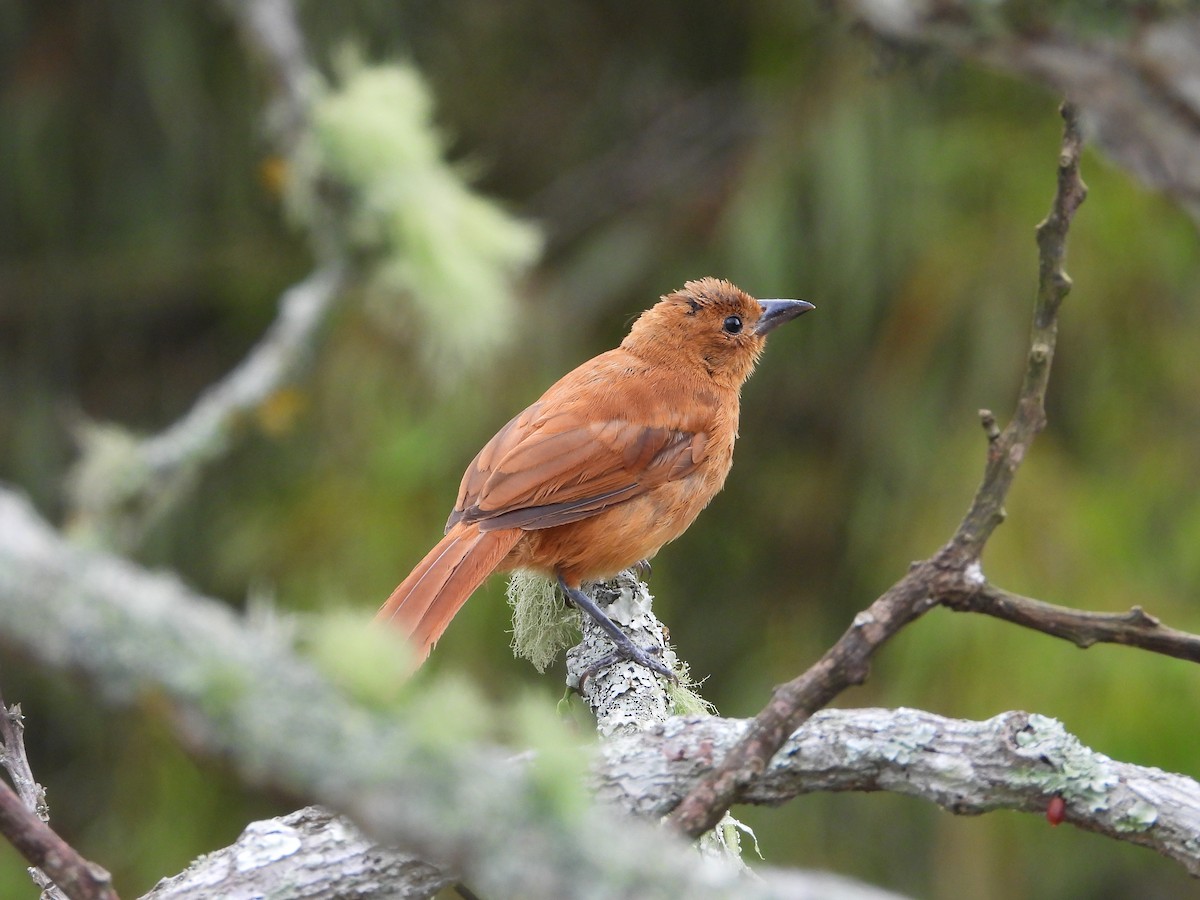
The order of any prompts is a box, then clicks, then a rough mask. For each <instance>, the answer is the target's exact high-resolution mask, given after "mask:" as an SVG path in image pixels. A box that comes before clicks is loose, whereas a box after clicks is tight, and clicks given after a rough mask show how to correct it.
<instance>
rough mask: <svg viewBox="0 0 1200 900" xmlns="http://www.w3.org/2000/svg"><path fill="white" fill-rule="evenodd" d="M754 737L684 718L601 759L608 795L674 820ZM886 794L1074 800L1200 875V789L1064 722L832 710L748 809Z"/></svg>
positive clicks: (1109, 831)
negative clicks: (700, 784) (1116, 754)
mask: <svg viewBox="0 0 1200 900" xmlns="http://www.w3.org/2000/svg"><path fill="white" fill-rule="evenodd" d="M750 727H752V725H751V723H750V722H747V721H744V720H731V719H719V718H699V719H696V718H693V719H686V718H675V719H670V720H669V721H667V722H666V723H665V724H663V725H660V726H657V727H654V728H652V729H650V730H649V731H647V732H644V733H642V734H639V735H637V736H632V737H630V736H621V737H615V738H613V739H612V740H610V741H607V742H605V743H604V745H603V746H602V748H601V752H602V754H603V762H602V763H601V764H600V765H599V766H598V767H597V770H596V773H595V778H594V780H595V784H596V789H597V794H598V796H599V797H600V798H601V799H603V800H607V801H609V802H612V803H615V804H618V805H620V806H621V807H623V808H631V809H634V810H636V811H637V812H638V813H639V814H641V815H645V816H658V815H662V814H663V813H664V812H666V811H667V810H669V809H670V807H671V805H672V803H673V802H674V800H675V799H676V798H678V797H681V796H682V795H683V793H684V792H685V791H686V790H687V789H688V786H689V784H690V783H692V782H693V780H694V779H696V778H698V777H700V776H701V775H702V774H703V773H704V772H706V771H708V770H709V769H710V768H711V767H712V766H714V765H719V764H720V762H721V760H722V759H723V758H724V757H725V756H726V755H727V754H728V753H730V752H732V751H733V750H734V749H735V748H736V747H737V746H738V744H739V741H740V740H741V738H742V737H743V736H744V734H745V732H746V730H747V729H748V728H750ZM880 790H882V791H891V792H894V793H899V794H906V795H908V796H912V797H918V798H921V799H923V800H927V801H929V802H932V803H936V804H938V805H939V806H941V807H943V808H945V809H947V810H949V811H950V812H953V813H956V814H959V815H977V814H980V813H985V812H991V811H993V810H998V809H1010V810H1020V811H1024V812H1030V813H1035V814H1039V815H1040V814H1043V813H1045V811H1046V807H1047V804H1048V803H1049V802H1050V800H1051V798H1053V797H1056V796H1057V797H1062V798H1063V800H1064V801H1065V804H1066V806H1065V813H1066V819H1065V821H1067V822H1070V823H1071V824H1073V825H1075V826H1076V827H1079V828H1083V829H1085V830H1087V831H1094V832H1096V833H1098V834H1103V835H1106V836H1108V837H1111V838H1113V839H1115V840H1121V841H1128V842H1131V843H1134V844H1139V845H1141V846H1145V847H1150V848H1152V849H1154V850H1156V851H1157V852H1159V853H1161V854H1162V855H1163V856H1166V857H1168V858H1170V859H1173V860H1175V861H1176V862H1178V863H1180V864H1181V865H1183V866H1184V867H1185V868H1186V869H1187V870H1188V871H1189V872H1190V873H1191V874H1193V875H1200V784H1198V783H1197V782H1196V781H1195V780H1193V779H1191V778H1188V777H1186V776H1183V775H1176V774H1172V773H1169V772H1164V771H1162V770H1161V769H1155V768H1151V767H1146V766H1136V765H1132V764H1130V763H1123V762H1118V761H1116V760H1113V759H1110V758H1109V757H1107V756H1105V755H1104V754H1102V753H1098V752H1096V751H1095V750H1092V749H1090V748H1088V747H1086V746H1084V745H1083V744H1081V743H1080V742H1079V740H1078V739H1077V738H1076V737H1075V736H1074V735H1072V734H1070V733H1069V732H1067V731H1066V729H1064V728H1063V726H1062V725H1061V724H1060V723H1059V722H1057V721H1055V720H1053V719H1049V718H1047V717H1045V716H1040V715H1033V714H1029V713H1024V712H1008V713H1003V714H1001V715H999V716H996V717H995V718H992V719H988V720H987V721H983V722H975V721H966V720H959V719H948V718H945V717H943V716H938V715H934V714H933V713H928V712H923V711H920V710H913V709H898V710H885V709H853V710H842V709H837V710H823V711H821V712H819V713H817V714H815V715H814V716H813V717H812V718H811V719H810V720H809V721H808V722H807V723H806V724H805V726H804V727H803V728H801V729H800V730H798V731H797V732H796V733H795V734H793V735H792V736H791V737H790V738H789V739H788V740H787V741H786V742H785V743H784V745H783V746H782V747H781V748H780V749H779V751H778V752H777V753H776V754H775V755H774V756H773V757H772V758H771V760H770V762H769V764H768V765H767V766H766V767H765V768H764V770H763V773H762V775H761V777H759V778H757V779H755V780H754V781H752V782H751V783H750V784H749V785H748V786H747V788H746V791H745V792H744V793H743V794H742V796H741V800H742V801H743V802H746V803H768V804H778V803H783V802H785V801H787V800H789V799H791V798H793V797H795V796H798V795H800V794H807V793H815V792H819V791H880ZM1047 827H1049V826H1047Z"/></svg>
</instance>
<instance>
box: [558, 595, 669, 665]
mask: <svg viewBox="0 0 1200 900" xmlns="http://www.w3.org/2000/svg"><path fill="white" fill-rule="evenodd" d="M558 584H559V587H561V588H562V589H563V592H564V593H565V594H566V595H567V598H568V599H569V600H570V601H571V602H572V603H573V604H575V606H576V607H578V608H579V609H580V610H581V611H583V612H585V613H587V614H588V616H590V617H591V619H592V620H593V621H594V622H595V623H596V624H597V625H599V626H600V628H601V629H602V630H603V631H604V633H605V634H607V635H608V639H609V640H610V641H612V642H613V643H614V644H615V645H616V650H614V651H613V652H612V653H610V654H608V655H607V656H604V657H601V658H600V659H599V660H597V661H596V662H594V663H592V665H590V666H588V669H587V671H586V672H584V673H583V676H582V677H581V678H580V679H579V685H580V687H583V683H584V682H585V681H586V680H587V679H588V678H589V677H591V676H592V675H595V674H596V673H597V672H599V671H600V670H602V669H606V668H608V667H609V666H611V665H613V664H614V663H617V662H621V661H622V660H629V661H630V662H634V663H637V664H638V665H639V666H642V667H644V668H647V669H649V670H650V671H651V672H655V673H657V674H659V675H662V676H663V677H664V678H667V679H670V680H671V681H678V680H679V677H678V676H677V675H676V674H675V673H674V672H673V671H671V668H670V667H669V666H668V665H667V664H666V663H664V662H663V661H662V660H661V659H658V658H656V657H659V656H661V655H662V650H661V648H658V647H654V648H652V649H650V650H643V649H642V648H641V647H639V646H637V644H635V643H634V642H633V641H632V640H630V638H629V635H627V634H626V633H625V632H624V631H622V630H621V627H620V626H619V625H618V624H617V623H616V622H614V621H613V620H612V619H610V618H609V617H608V616H607V615H606V614H605V612H604V610H602V609H601V608H600V607H599V605H598V604H597V603H596V601H595V600H593V599H592V598H591V597H589V596H588V595H587V594H585V593H584V592H583V591H581V590H580V589H579V588H573V587H569V586H568V585H567V583H566V582H565V581H564V580H563V579H562V576H559V579H558Z"/></svg>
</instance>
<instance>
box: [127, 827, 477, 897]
mask: <svg viewBox="0 0 1200 900" xmlns="http://www.w3.org/2000/svg"><path fill="white" fill-rule="evenodd" d="M454 882H455V879H454V878H453V877H452V876H450V875H447V874H445V873H444V872H443V871H441V870H439V869H438V868H436V867H435V866H431V865H430V864H429V863H427V862H423V861H422V860H420V859H417V858H416V857H415V856H413V855H411V854H408V853H402V852H400V851H398V850H392V849H389V848H387V847H381V846H380V845H379V844H378V843H376V842H375V841H372V840H371V839H370V838H368V837H367V836H366V835H364V834H363V833H362V832H361V831H360V830H359V829H358V828H357V827H356V826H355V825H354V823H353V822H351V821H349V820H348V819H344V818H341V817H339V816H335V815H334V814H333V813H330V812H328V811H326V810H323V809H320V808H319V807H314V806H309V807H305V808H304V809H300V810H297V811H296V812H294V813H289V814H288V815H286V816H280V817H279V818H277V819H267V820H265V821H261V822H251V823H250V824H249V825H247V826H246V829H245V830H244V831H243V832H242V834H241V836H240V837H238V839H237V840H236V841H235V842H234V843H232V844H230V845H229V846H228V847H222V848H221V849H220V850H217V851H214V852H213V853H208V854H206V855H204V856H202V857H200V858H199V859H197V860H194V861H193V862H192V864H191V865H190V866H188V867H187V868H186V869H185V870H184V871H182V872H180V873H179V874H178V875H175V876H173V877H171V878H164V879H163V880H162V881H160V882H159V883H158V884H156V885H155V886H154V889H153V890H151V891H150V892H149V893H147V894H144V895H143V896H142V900H211V898H213V897H271V898H272V900H319V898H325V897H354V898H357V900H420V898H425V897H432V896H433V895H435V894H436V893H437V892H438V891H440V890H442V889H443V888H446V887H449V886H450V885H452V884H454Z"/></svg>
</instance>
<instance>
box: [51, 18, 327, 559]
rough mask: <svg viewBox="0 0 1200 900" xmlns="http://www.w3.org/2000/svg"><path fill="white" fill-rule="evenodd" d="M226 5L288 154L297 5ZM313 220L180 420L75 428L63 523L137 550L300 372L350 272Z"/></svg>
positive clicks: (304, 78) (302, 89)
mask: <svg viewBox="0 0 1200 900" xmlns="http://www.w3.org/2000/svg"><path fill="white" fill-rule="evenodd" d="M228 8H229V10H230V12H231V14H233V16H234V18H235V21H237V22H238V24H239V25H240V26H241V31H242V34H243V37H244V38H245V39H246V43H247V44H248V45H249V46H251V47H253V48H255V50H256V51H257V55H258V57H259V58H260V59H261V60H262V62H263V63H264V68H265V69H266V70H267V72H268V76H269V80H270V82H271V84H272V85H273V86H274V88H275V90H274V94H273V100H272V114H271V115H270V117H269V118H270V119H271V122H272V125H273V126H274V127H272V128H270V129H268V130H269V131H270V132H271V133H272V135H273V137H274V144H275V149H276V152H277V153H278V154H279V155H280V156H281V157H284V158H288V157H290V156H291V155H292V154H293V153H294V152H295V149H296V145H297V142H298V140H299V137H300V135H301V134H302V133H303V131H304V130H305V128H306V127H307V126H308V123H309V118H310V115H311V107H312V102H313V100H314V96H315V95H314V86H315V84H314V83H315V81H316V79H317V76H316V74H315V70H314V69H313V67H312V64H311V63H310V62H309V60H308V57H307V51H306V49H305V43H304V39H303V35H302V34H301V32H300V29H299V27H298V25H297V23H296V21H295V10H294V9H293V7H292V4H291V3H290V2H289V0H247V2H244V3H230V4H228ZM311 224H312V227H310V229H309V234H310V238H311V243H312V246H313V250H314V255H315V256H316V258H317V266H316V268H315V269H314V270H313V272H312V273H311V274H310V275H309V276H308V277H307V278H305V279H303V280H302V281H300V282H298V283H297V284H295V285H293V286H292V287H290V288H289V289H288V290H286V291H285V292H284V293H283V295H282V296H281V297H280V299H279V310H278V313H277V315H276V318H275V321H274V322H273V323H272V325H271V326H270V328H269V329H268V330H267V332H266V333H265V334H264V335H263V337H262V339H261V340H260V341H259V342H258V343H257V344H256V345H255V346H254V348H253V349H252V350H251V351H250V353H249V354H248V355H247V356H246V358H245V359H244V360H243V361H242V362H241V363H240V364H239V365H238V366H237V367H236V368H234V369H233V370H232V371H231V372H230V373H229V374H228V375H226V376H225V377H224V378H223V379H221V380H220V381H219V382H217V383H216V384H215V385H213V386H212V387H210V388H209V389H208V390H207V391H205V392H204V393H203V394H202V395H201V396H200V398H199V399H198V400H197V401H196V403H195V404H194V405H193V406H192V408H191V409H190V410H189V411H188V412H187V413H186V414H185V415H184V416H183V418H181V419H180V420H179V421H177V422H175V423H174V424H172V425H170V426H168V427H167V428H165V429H164V430H163V431H161V432H159V433H158V434H155V435H151V436H149V437H145V438H139V437H137V436H135V435H133V434H130V433H129V432H127V431H125V430H124V429H122V428H120V427H119V426H115V425H97V424H92V423H84V424H82V425H80V426H79V427H78V429H77V432H78V443H79V448H80V458H79V460H78V462H77V463H76V464H75V466H74V468H73V470H72V471H71V473H70V474H69V476H68V479H67V485H68V495H69V510H68V517H67V522H68V526H69V528H70V529H71V531H72V533H73V534H74V535H75V536H76V537H77V538H79V539H81V540H83V541H86V542H87V543H90V544H92V545H94V546H101V547H109V548H113V549H117V550H121V551H129V550H132V549H134V548H136V547H137V546H138V545H139V543H140V542H141V541H142V539H143V537H144V535H145V534H146V532H147V530H148V529H149V528H150V527H152V526H153V525H154V523H155V522H156V521H158V519H159V518H160V517H161V516H162V515H163V514H164V513H166V512H167V511H168V510H170V509H171V508H172V507H173V506H174V505H175V504H177V503H178V502H180V500H181V499H183V498H184V497H186V496H187V495H188V493H189V492H190V490H191V489H192V487H193V486H194V485H195V484H196V482H197V481H198V479H199V477H200V475H201V474H202V473H203V471H204V470H205V469H206V468H207V467H208V466H210V465H211V464H212V463H214V462H215V461H217V460H219V459H221V458H222V457H224V456H225V454H226V453H227V452H228V451H229V449H230V447H231V446H233V444H234V441H235V439H236V438H237V437H238V436H239V435H240V434H241V433H242V432H243V431H245V430H246V427H247V425H248V424H249V423H252V422H253V421H254V419H255V413H256V411H258V410H259V409H261V408H262V407H264V406H265V405H266V404H267V403H268V401H270V400H271V399H272V398H273V397H274V396H276V395H277V394H278V393H279V392H280V391H282V390H284V389H286V388H289V387H292V386H293V385H294V384H295V383H296V382H297V381H298V380H299V379H300V378H301V377H302V376H303V374H304V373H305V372H306V371H307V369H308V367H309V364H310V362H311V360H312V358H313V355H314V352H315V350H316V347H317V345H318V343H319V341H320V338H321V337H322V336H323V333H324V326H325V324H326V322H327V321H328V319H329V316H330V314H331V312H332V311H333V309H334V308H335V305H336V301H337V299H338V297H339V296H340V295H341V293H342V292H343V290H344V288H345V286H346V283H347V280H348V277H349V272H350V266H349V264H348V262H347V260H346V259H345V254H344V252H343V251H342V250H341V249H340V248H341V247H342V246H343V245H344V243H345V241H344V240H343V239H342V238H340V237H339V235H338V227H337V224H336V215H335V214H334V213H333V212H332V211H328V210H327V211H325V212H324V214H322V215H320V216H315V215H314V216H313V217H312V223H311Z"/></svg>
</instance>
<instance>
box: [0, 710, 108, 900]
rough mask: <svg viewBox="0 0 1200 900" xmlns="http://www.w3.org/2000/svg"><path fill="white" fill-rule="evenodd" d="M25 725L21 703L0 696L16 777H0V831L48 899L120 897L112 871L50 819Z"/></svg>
mask: <svg viewBox="0 0 1200 900" xmlns="http://www.w3.org/2000/svg"><path fill="white" fill-rule="evenodd" d="M24 730H25V729H24V722H23V719H22V716H21V707H20V705H19V704H18V705H14V706H11V707H9V706H5V704H4V698H3V697H0V765H3V767H4V770H5V771H6V772H8V774H9V777H10V778H11V779H12V782H13V786H12V787H9V785H8V784H7V783H6V782H5V781H4V780H2V779H0V834H3V835H4V837H5V838H6V839H7V840H8V842H9V843H10V844H12V845H13V847H15V848H16V849H17V851H18V852H19V853H20V854H21V855H22V856H24V857H25V859H27V860H28V861H29V863H30V865H31V868H30V870H29V875H30V877H31V878H32V879H33V882H34V884H36V885H37V886H38V887H39V888H41V890H42V898H43V900H64V898H70V900H118V897H117V893H116V891H114V890H113V886H112V876H110V875H109V874H108V872H106V871H105V870H104V869H102V868H100V866H98V865H96V864H95V863H93V862H89V861H88V860H86V859H84V858H83V857H82V856H80V854H79V852H78V851H77V850H75V848H74V847H72V846H71V845H70V844H68V843H67V842H66V841H64V840H63V839H62V838H61V837H59V836H58V834H57V833H56V832H55V831H54V829H52V828H51V827H50V826H49V825H48V824H46V823H47V822H48V821H49V818H50V812H49V809H48V808H47V806H46V792H45V791H44V790H42V786H41V785H40V784H38V783H37V781H36V780H35V779H34V777H33V770H32V769H31V768H30V766H29V758H28V757H27V756H26V754H25V737H24ZM14 788H15V790H14Z"/></svg>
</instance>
